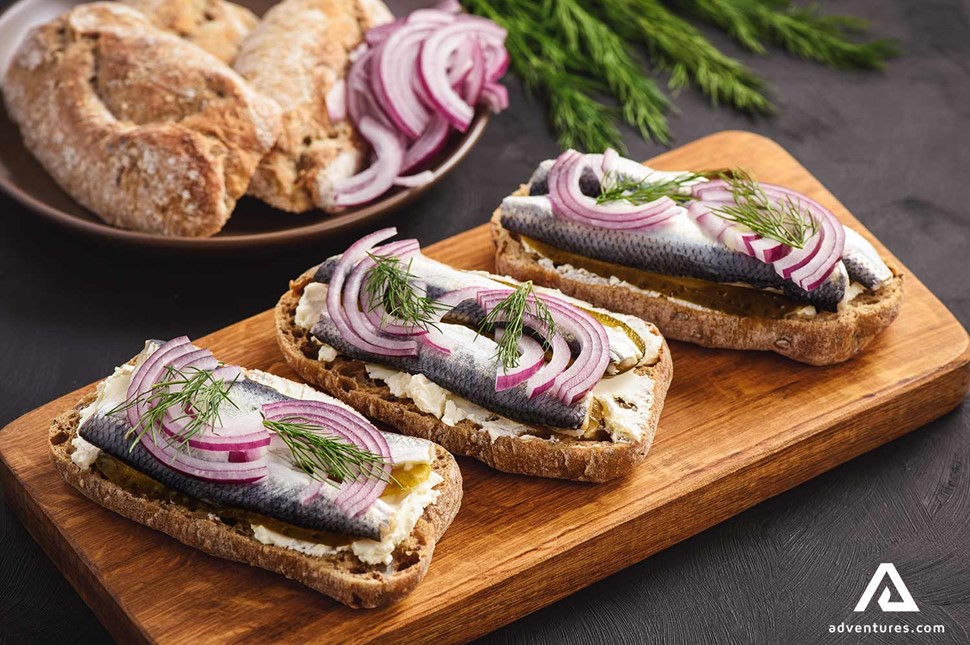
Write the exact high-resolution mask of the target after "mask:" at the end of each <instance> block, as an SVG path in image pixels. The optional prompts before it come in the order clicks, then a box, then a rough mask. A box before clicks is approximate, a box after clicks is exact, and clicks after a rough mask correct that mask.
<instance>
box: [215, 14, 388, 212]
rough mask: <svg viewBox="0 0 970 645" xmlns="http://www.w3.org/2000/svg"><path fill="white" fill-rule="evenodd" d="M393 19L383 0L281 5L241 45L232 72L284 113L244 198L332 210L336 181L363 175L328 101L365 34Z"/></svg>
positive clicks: (349, 131)
mask: <svg viewBox="0 0 970 645" xmlns="http://www.w3.org/2000/svg"><path fill="white" fill-rule="evenodd" d="M390 19H391V14H390V12H389V11H388V10H387V8H386V7H385V6H384V5H383V4H382V3H381V2H380V0H283V2H281V3H279V4H278V5H276V6H274V7H273V8H272V9H270V10H269V11H268V12H267V13H266V15H265V16H264V18H263V20H262V21H261V22H260V23H259V25H258V26H257V27H256V28H255V29H254V30H253V31H252V33H250V34H249V36H248V37H247V38H246V39H245V40H244V41H243V43H242V46H241V47H240V50H239V54H238V56H237V57H236V61H235V63H234V65H233V66H234V67H235V69H236V71H237V72H239V73H240V74H241V75H242V76H243V78H245V79H246V80H248V81H249V82H250V83H251V84H252V85H253V87H254V88H256V89H257V90H259V91H260V92H262V93H263V94H265V95H266V96H271V97H273V98H274V99H275V100H276V101H277V102H278V103H279V104H280V106H282V108H283V134H282V135H281V136H280V138H279V141H278V142H277V143H276V147H275V148H274V149H273V150H272V152H270V153H269V154H268V155H266V157H265V158H264V159H263V161H262V163H260V165H259V169H258V170H257V171H256V176H255V177H253V181H252V184H251V185H250V187H249V194H251V195H253V196H255V197H258V198H259V199H261V200H263V201H265V202H266V203H268V204H270V205H272V206H275V207H276V208H280V209H282V210H286V211H291V212H296V213H301V212H304V211H308V210H311V209H313V208H314V207H316V208H322V209H324V210H326V211H334V210H337V208H336V207H335V206H334V205H333V202H332V199H333V196H332V186H333V182H334V181H336V180H338V179H341V178H344V177H349V176H351V175H353V174H355V173H356V172H357V171H358V170H359V169H360V167H361V165H362V163H363V161H364V151H365V146H364V144H363V142H362V141H361V140H360V139H359V138H358V137H357V135H356V134H355V132H354V130H353V128H352V127H351V125H350V124H349V122H347V121H342V122H340V123H331V122H330V118H329V117H328V115H327V106H326V96H327V93H328V92H329V91H330V89H331V88H332V87H333V85H334V83H336V82H337V81H338V80H339V79H341V78H343V77H344V75H345V73H346V70H347V66H348V64H349V54H350V51H351V50H352V49H354V48H355V47H356V46H357V45H358V44H360V42H361V40H362V39H363V34H364V32H365V31H366V30H367V29H369V28H370V27H371V26H374V25H376V24H380V23H382V22H386V21H388V20H390Z"/></svg>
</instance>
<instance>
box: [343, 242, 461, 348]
mask: <svg viewBox="0 0 970 645" xmlns="http://www.w3.org/2000/svg"><path fill="white" fill-rule="evenodd" d="M395 235H397V229H396V228H393V227H390V228H384V229H381V230H379V231H375V232H373V233H371V234H370V235H365V236H364V237H362V238H360V239H359V240H357V241H356V242H354V243H353V244H351V245H350V247H349V248H348V249H347V250H346V251H344V252H343V255H341V256H340V260H338V261H337V264H336V266H335V267H334V270H333V274H332V275H331V276H330V281H329V283H328V284H327V315H328V316H329V317H330V319H331V320H332V321H333V323H334V325H335V326H336V327H337V331H339V332H340V336H341V338H343V339H344V340H345V341H347V342H348V343H350V344H351V345H353V346H354V347H356V348H358V349H361V350H363V351H365V352H369V353H371V354H377V355H378V356H417V354H418V346H419V344H423V345H427V346H429V347H432V348H434V349H436V350H438V351H441V352H443V353H445V354H449V353H450V351H451V350H450V346H449V344H448V339H447V338H445V337H444V336H443V335H442V334H441V333H440V332H439V331H438V330H436V329H435V328H434V327H428V329H424V328H421V327H414V326H410V325H404V324H401V321H398V320H395V319H394V318H388V316H387V312H385V311H384V309H383V307H382V306H381V305H380V304H379V303H373V302H371V301H370V300H369V299H368V298H367V295H366V294H365V293H362V291H361V287H362V286H363V283H364V280H365V279H366V277H367V273H368V272H369V271H370V270H371V269H372V268H374V260H373V259H372V258H371V257H370V256H371V254H373V255H377V256H382V257H395V258H397V259H398V260H400V261H401V262H402V263H403V264H407V261H408V260H409V259H410V258H412V257H413V256H414V255H415V254H417V253H418V249H419V247H418V242H417V240H401V241H399V242H394V243H391V244H386V245H384V246H382V247H377V244H380V243H381V242H383V241H384V240H386V239H388V238H391V237H394V236H395ZM375 304H376V306H375Z"/></svg>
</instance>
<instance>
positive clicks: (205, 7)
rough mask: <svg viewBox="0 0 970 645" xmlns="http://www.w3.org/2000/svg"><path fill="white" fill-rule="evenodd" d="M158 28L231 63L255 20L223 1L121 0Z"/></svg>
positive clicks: (257, 20) (241, 9) (248, 11)
mask: <svg viewBox="0 0 970 645" xmlns="http://www.w3.org/2000/svg"><path fill="white" fill-rule="evenodd" d="M121 1H122V2H123V3H124V4H126V5H128V6H129V7H131V8H133V9H137V10H138V11H140V12H142V13H143V14H145V15H146V16H147V17H148V19H149V20H151V22H152V24H153V25H155V26H156V27H158V28H159V29H164V30H165V31H170V32H172V33H174V34H176V35H177V36H179V37H181V38H184V39H186V40H187V41H189V42H190V43H193V44H195V45H198V46H199V47H201V48H202V49H204V50H206V51H207V52H209V53H210V54H212V55H213V56H215V57H216V58H218V59H219V60H221V61H222V62H224V63H229V64H231V63H232V61H233V59H234V58H235V57H236V52H238V51H239V44H240V43H241V42H242V40H243V38H245V37H246V35H247V34H248V33H249V32H250V31H252V29H253V27H255V26H256V24H257V23H258V22H259V18H258V17H257V16H256V14H254V13H253V12H252V11H250V10H249V9H247V8H246V7H243V6H241V5H238V4H235V3H232V2H226V0H121Z"/></svg>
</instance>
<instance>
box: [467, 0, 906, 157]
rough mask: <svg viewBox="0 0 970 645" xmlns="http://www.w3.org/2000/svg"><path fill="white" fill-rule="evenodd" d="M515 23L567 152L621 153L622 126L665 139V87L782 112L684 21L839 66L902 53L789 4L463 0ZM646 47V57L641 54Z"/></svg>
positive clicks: (524, 60) (526, 72)
mask: <svg viewBox="0 0 970 645" xmlns="http://www.w3.org/2000/svg"><path fill="white" fill-rule="evenodd" d="M461 2H462V4H463V5H464V6H465V8H466V9H468V10H469V11H470V12H472V13H475V14H478V15H480V16H483V17H485V18H489V19H491V20H493V21H495V22H497V23H498V24H500V25H501V26H503V27H505V29H506V30H508V39H507V41H506V47H507V48H508V50H509V53H510V54H511V56H512V68H513V70H514V71H515V73H516V74H517V75H518V76H519V77H520V78H522V80H523V81H524V83H525V86H526V88H527V90H528V91H529V92H530V93H531V94H533V95H535V96H538V97H539V98H541V99H542V100H543V101H544V102H545V104H546V105H547V108H548V115H549V122H550V124H551V125H552V127H553V129H554V130H555V131H556V133H557V135H558V137H559V143H560V144H561V145H562V146H563V147H564V148H577V149H581V150H587V151H596V152H599V151H601V150H603V149H605V148H607V147H614V148H618V149H620V150H624V149H625V148H624V146H623V140H622V137H621V134H620V130H619V127H618V126H619V124H620V123H621V122H624V123H627V124H628V125H630V126H632V127H634V128H635V129H636V130H637V131H638V132H639V134H640V136H641V137H643V138H644V139H646V140H653V141H658V142H660V143H667V142H668V141H669V139H670V129H669V125H668V122H667V115H668V114H669V113H670V112H671V111H672V110H673V109H674V108H673V106H672V105H671V104H670V100H669V98H668V97H667V96H666V95H665V93H664V92H663V90H661V89H660V87H659V86H658V85H657V82H656V81H654V80H653V78H652V77H651V76H649V75H648V71H649V70H650V69H653V70H656V71H660V72H664V73H665V74H666V76H667V85H668V87H669V89H671V90H674V91H678V90H681V89H683V88H687V87H694V88H696V89H698V90H700V91H701V92H702V93H703V94H705V95H706V96H707V97H708V98H709V99H710V100H711V102H712V103H714V104H715V105H726V106H729V107H731V108H733V109H736V110H739V111H742V112H747V113H751V114H766V113H770V112H772V111H773V110H774V105H773V103H772V100H771V98H770V88H769V85H768V83H767V81H766V80H765V79H763V78H761V77H760V76H758V75H757V74H755V73H754V72H753V71H752V70H751V69H750V68H748V67H747V66H746V65H744V64H743V63H741V62H740V61H739V60H737V59H735V58H732V57H730V56H728V55H726V54H724V53H723V52H721V51H720V50H719V49H718V48H717V47H715V46H714V45H713V44H712V43H711V42H710V40H708V39H707V38H706V37H704V35H703V34H702V33H701V32H700V31H699V30H698V29H697V28H696V27H695V26H694V25H693V24H692V23H691V22H689V21H688V19H687V18H688V17H690V18H695V19H699V20H701V21H704V22H708V23H711V24H713V25H715V26H717V27H719V28H721V29H723V30H724V31H726V32H727V33H728V34H729V35H730V36H731V37H732V38H734V39H735V40H736V41H738V42H739V43H740V44H741V45H742V46H743V47H745V48H746V49H748V50H750V51H752V52H755V53H757V54H764V53H765V52H766V51H767V48H766V46H767V45H778V46H780V47H782V48H783V49H784V50H785V51H787V52H788V53H789V54H791V55H793V56H795V57H798V58H802V59H806V60H812V61H815V62H818V63H821V64H823V65H826V66H829V67H833V68H836V69H881V68H882V67H883V65H884V63H885V61H886V59H888V58H890V57H892V56H895V55H896V54H897V46H896V44H895V42H893V41H891V40H887V39H878V40H871V41H868V42H861V41H859V40H858V36H859V35H860V34H862V33H864V32H865V31H866V29H867V25H866V24H865V22H864V21H862V20H859V19H857V18H852V17H847V16H836V15H825V14H823V13H821V12H820V11H819V10H818V9H816V8H811V7H808V8H807V7H799V6H796V5H793V4H792V2H791V0H461ZM644 54H646V56H644Z"/></svg>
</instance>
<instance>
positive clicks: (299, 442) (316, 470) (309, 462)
mask: <svg viewBox="0 0 970 645" xmlns="http://www.w3.org/2000/svg"><path fill="white" fill-rule="evenodd" d="M263 425H264V426H265V427H266V428H267V429H269V430H272V431H273V432H275V433H276V436H278V437H279V438H280V439H281V440H282V441H283V443H284V444H286V447H287V448H289V450H290V453H291V454H292V455H293V461H294V462H295V463H296V465H297V466H299V467H300V468H301V469H302V470H303V471H305V472H306V473H307V474H308V475H310V477H312V478H314V479H317V480H320V481H328V482H330V483H333V482H344V481H349V480H353V479H357V478H359V477H364V478H366V479H379V480H380V481H386V482H394V483H397V482H396V480H395V479H394V477H393V476H391V475H390V474H388V472H387V471H386V470H385V469H384V467H385V466H386V465H387V462H386V461H385V460H384V458H383V457H382V456H381V455H378V454H376V453H373V452H370V451H369V450H366V449H364V448H361V447H360V446H356V445H354V444H352V443H348V442H346V441H342V440H340V439H339V438H338V437H336V436H334V435H332V434H329V433H328V432H327V429H326V428H324V427H322V426H320V425H319V424H316V423H313V422H311V421H308V420H307V419H305V418H303V417H301V416H299V415H295V416H288V417H284V418H282V419H274V420H270V419H263ZM322 474H325V475H326V476H325V477H324V476H322Z"/></svg>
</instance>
